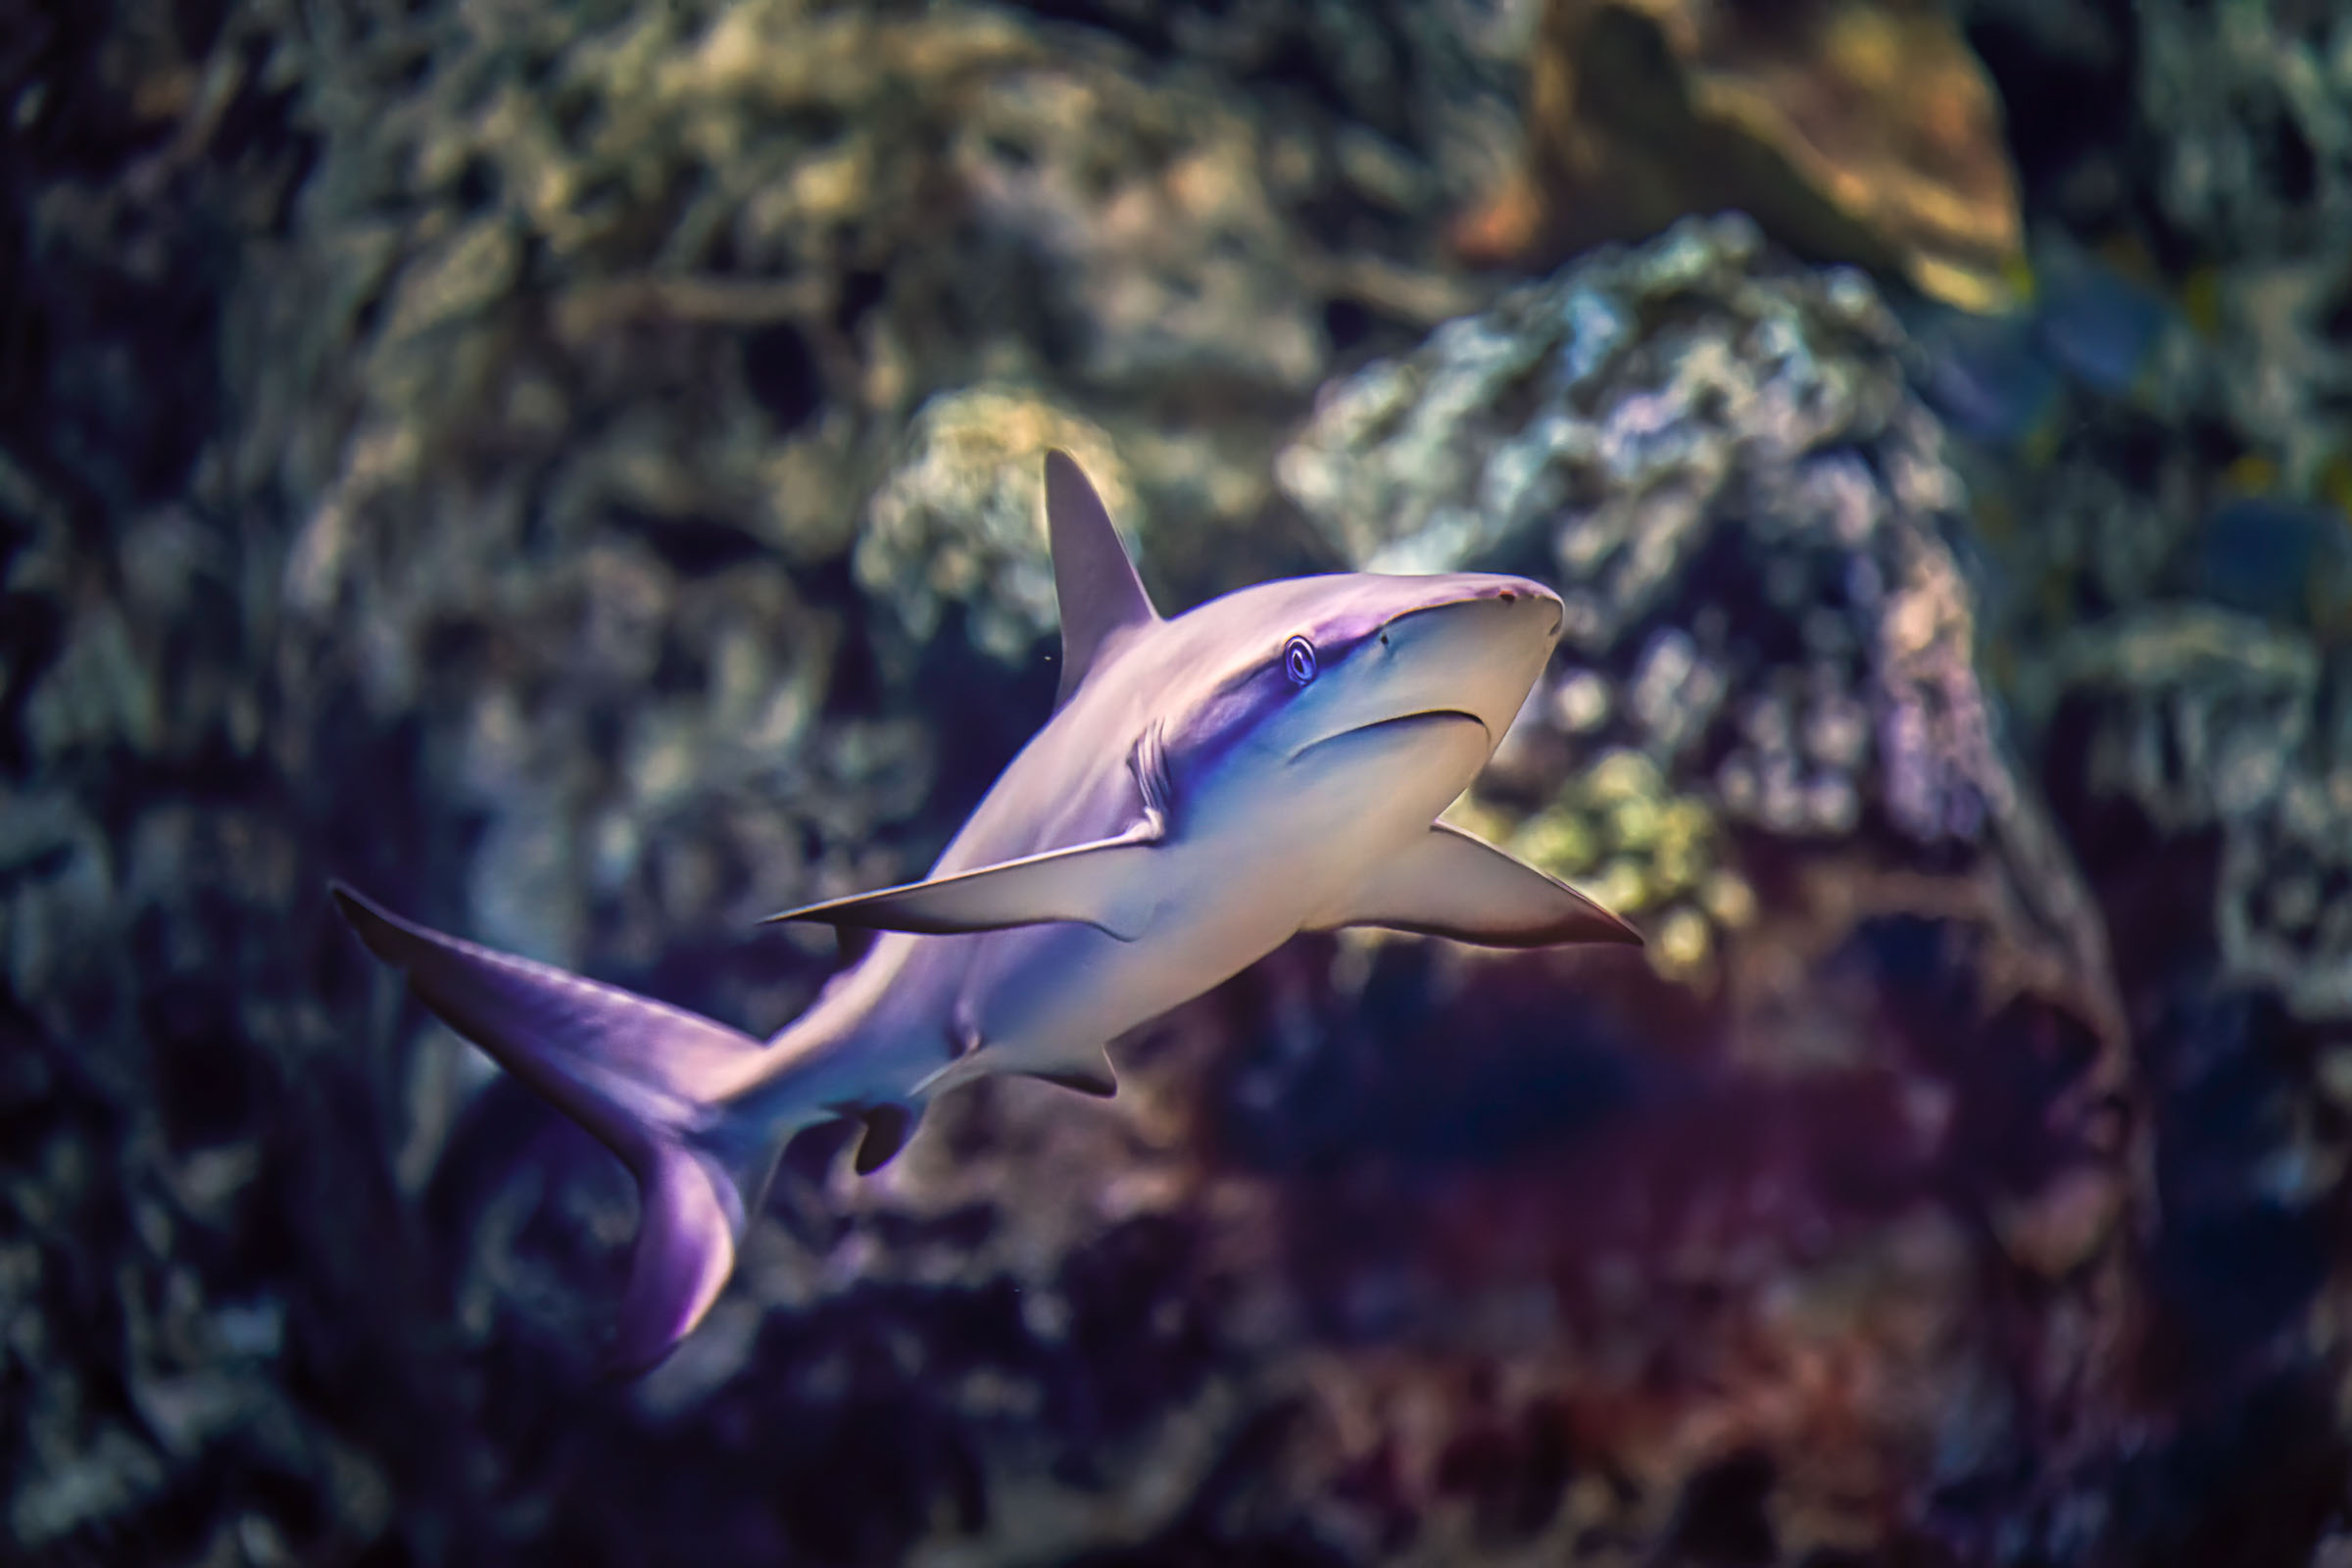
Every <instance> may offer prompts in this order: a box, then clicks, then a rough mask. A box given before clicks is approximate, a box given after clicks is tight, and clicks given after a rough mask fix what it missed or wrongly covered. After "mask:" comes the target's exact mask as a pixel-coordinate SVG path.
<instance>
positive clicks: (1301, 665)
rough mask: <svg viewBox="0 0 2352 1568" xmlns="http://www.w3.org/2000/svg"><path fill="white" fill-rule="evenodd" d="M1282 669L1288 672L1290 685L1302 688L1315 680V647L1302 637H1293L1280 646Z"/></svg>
mask: <svg viewBox="0 0 2352 1568" xmlns="http://www.w3.org/2000/svg"><path fill="white" fill-rule="evenodd" d="M1282 667H1283V668H1284V669H1285V670H1286V671H1288V672H1289V674H1290V677H1291V684H1292V685H1294V686H1303V685H1305V684H1306V683H1307V682H1308V681H1310V680H1313V679H1314V678H1315V645H1314V644H1313V643H1310V642H1308V641H1307V640H1306V639H1305V638H1303V637H1294V638H1292V639H1291V640H1290V641H1289V642H1287V643H1284V644H1283V645H1282Z"/></svg>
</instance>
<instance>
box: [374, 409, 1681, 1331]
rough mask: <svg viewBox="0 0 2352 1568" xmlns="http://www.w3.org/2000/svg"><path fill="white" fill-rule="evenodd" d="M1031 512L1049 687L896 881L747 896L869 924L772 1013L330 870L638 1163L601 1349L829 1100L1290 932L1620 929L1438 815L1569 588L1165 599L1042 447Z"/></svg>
mask: <svg viewBox="0 0 2352 1568" xmlns="http://www.w3.org/2000/svg"><path fill="white" fill-rule="evenodd" d="M1045 465H1046V514H1047V523H1048V531H1049V533H1050V535H1051V540H1052V550H1053V558H1054V591H1055V595H1056V597H1057V598H1058V600H1059V602H1060V607H1061V646H1062V667H1061V689H1060V693H1059V695H1058V697H1057V698H1056V699H1055V703H1054V713H1053V716H1052V718H1051V719H1050V720H1049V721H1048V722H1047V724H1046V726H1045V727H1044V728H1043V729H1042V730H1040V731H1039V732H1038V733H1037V735H1036V736H1035V737H1034V738H1032V739H1031V740H1030V742H1029V744H1028V745H1027V746H1026V747H1024V748H1023V749H1022V751H1021V753H1020V755H1018V756H1017V757H1015V758H1014V759H1013V760H1012V761H1011V763H1010V764H1009V765H1008V766H1006V768H1005V772H1004V774H1003V775H1002V776H1001V777H1000V778H998V780H997V781H996V783H995V785H993V786H992V787H991V788H990V790H989V792H988V795H987V796H986V798H985V799H983V800H982V801H981V803H980V805H979V807H978V809H975V810H974V811H973V812H972V815H971V818H970V820H968V821H967V822H965V823H964V825H963V827H962V829H961V831H959V832H958V833H957V834H956V837H955V839H954V840H953V841H952V842H951V843H950V844H949V845H948V847H947V849H946V851H945V852H944V853H943V854H942V855H941V856H940V858H939V863H938V864H936V865H934V866H933V867H932V868H931V873H930V875H929V876H927V877H925V878H924V879H923V880H922V881H920V882H910V883H907V884H906V885H904V886H901V887H891V888H884V889H882V890H881V891H879V892H875V893H864V894H859V895H858V896H857V897H855V898H844V899H835V900H832V901H830V902H828V903H824V904H815V905H810V906H809V907H806V908H800V909H793V910H789V911H787V912H785V913H783V914H778V915H774V916H771V918H772V919H775V920H820V921H829V922H831V923H832V924H833V925H835V926H836V927H859V928H865V929H869V930H874V931H878V932H880V933H882V934H881V935H879V936H877V937H876V938H875V939H874V940H873V943H872V945H871V947H869V948H868V949H867V951H866V953H865V954H864V956H862V957H861V958H859V959H858V961H857V962H856V963H854V964H852V965H851V966H849V967H847V968H845V969H843V970H842V971H841V972H840V973H838V974H836V975H835V976H834V977H833V978H832V979H831V980H830V981H829V982H828V983H827V984H826V986H825V988H824V990H823V992H822V993H821V994H820V995H819V996H818V998H817V1000H816V1001H815V1002H814V1003H812V1004H811V1005H809V1009H808V1011H807V1012H805V1013H804V1014H802V1016H801V1017H799V1018H798V1019H796V1020H794V1021H793V1022H792V1023H791V1024H789V1025H788V1026H786V1027H785V1028H784V1029H782V1030H781V1031H779V1032H778V1033H776V1034H775V1035H773V1036H771V1037H770V1038H768V1039H766V1040H759V1039H755V1038H754V1037H752V1036H750V1035H747V1034H743V1033H740V1032H738V1031H737V1030H734V1029H730V1028H728V1027H727V1026H726V1025H725V1024H722V1023H717V1022H714V1021H712V1020H711V1019H709V1018H705V1017H702V1016H700V1015H698V1014H696V1013H692V1012H688V1011H686V1010H684V1009H683V1008H679V1007H673V1006H670V1005H667V1004H664V1003H661V1002H657V1001H654V1000H653V999H651V998H649V997H642V996H638V995H636V994H635V993H633V992H629V991H624V990H621V989H619V988H618V987H615V986H610V985H604V984H600V983H599V982H597V981H594V980H589V979H585V978H583V977H581V976H579V975H575V974H570V973H567V972H565V971H564V970H562V969H558V968H554V967H551V966H550V965H547V964H544V963H538V962H534V961H532V960H530V959H527V958H521V957H516V956H512V955H509V954H504V953H495V952H492V951H490V950H489V949H487V948H482V947H477V946H476V945H474V944H472V943H470V942H465V941H461V940H460V939H458V938H456V937H452V936H445V935H443V934H442V933H440V932H438V931H430V930H426V929H425V928H424V927H422V926H417V925H413V924H411V923H410V922H408V921H406V920H403V919H401V918H399V917H398V916H396V915H393V914H391V913H389V912H387V911H386V910H384V909H382V908H379V907H377V906H375V905H374V904H372V903H370V902H368V900H367V899H365V898H363V897H362V896H361V895H360V894H358V893H356V892H354V891H352V890H351V889H350V888H348V887H345V886H343V885H341V884H339V883H338V884H337V885H336V886H335V888H334V897H335V901H336V904H337V905H338V906H339V907H340V908H341V910H342V913H343V917H344V918H345V919H346V920H348V921H349V922H350V923H351V926H352V928H353V929H354V930H355V931H357V932H358V933H359V935H360V938H361V940H363V941H364V942H366V943H367V945H368V948H369V949H370V950H372V951H373V952H374V954H375V956H377V957H379V958H381V959H382V960H383V961H384V962H386V963H389V964H393V965H395V966H397V967H399V968H401V969H404V970H406V971H407V973H408V982H409V987H410V989H411V990H412V991H413V992H414V993H415V994H416V995H417V998H418V1000H420V1001H421V1002H422V1003H423V1004H424V1005H425V1006H426V1007H428V1008H430V1009H431V1010H432V1011H433V1012H434V1013H436V1014H438V1015H439V1016H440V1017H441V1019H442V1020H443V1021H444V1022H446V1023H447V1024H448V1025H449V1026H450V1027H451V1028H452V1029H454V1030H456V1031H457V1032H458V1033H459V1034H461V1035H463V1036H464V1037H466V1039H467V1040H470V1041H472V1042H473V1043H474V1044H475V1045H477V1046H479V1047H480V1048H481V1049H482V1050H484V1051H486V1052H488V1053H489V1054H491V1055H492V1056H493V1057H495V1058H496V1059H497V1060H498V1062H499V1063H500V1064H501V1065H502V1066H504V1067H505V1068H506V1069H507V1070H508V1071H509V1072H511V1073H513V1074H515V1076H516V1077H517V1078H520V1079H521V1080H522V1081H523V1082H524V1083H525V1084H527V1085H529V1086H530V1087H531V1088H532V1089H533V1090H535V1091H536V1092H537V1093H539V1094H540V1095H542V1096H544V1097H545V1098H546V1099H547V1100H549V1101H551V1102H552V1103H555V1104H556V1105H557V1106H558V1107H559V1108H561V1109H562V1110H564V1112H565V1113H567V1114H568V1115H570V1116H572V1117H574V1118H576V1119H577V1120H578V1121H579V1122H580V1124H581V1125H582V1126H584V1127H586V1128H587V1129H588V1131H589V1132H591V1133H593V1134H594V1135H595V1136H596V1137H597V1138H598V1139H600V1140H601V1141H603V1142H604V1143H605V1144H606V1145H607V1146H608V1147H610V1148H611V1149H612V1150H613V1152H614V1153H616V1154H618V1155H619V1156H620V1158H621V1159H622V1161H623V1162H624V1163H625V1164H626V1165H627V1166H628V1168H629V1170H630V1172H631V1173H632V1174H633V1175H634V1176H635V1177H636V1180H637V1184H638V1189H639V1194H640V1199H641V1205H640V1207H641V1212H640V1216H639V1224H638V1235H637V1240H636V1244H635V1250H634V1252H633V1254H632V1257H631V1260H630V1272H629V1280H628V1284H627V1286H626V1288H625V1291H624V1293H623V1296H622V1300H621V1305H620V1315H619V1324H618V1329H617V1333H616V1335H615V1338H614V1342H613V1346H612V1348H611V1350H610V1357H609V1359H610V1363H611V1365H612V1366H613V1368H614V1369H615V1370H620V1371H634V1370H638V1369H643V1368H646V1367H649V1366H651V1365H652V1364H654V1363H655V1362H657V1361H659V1360H660V1359H661V1358H662V1356H663V1355H665V1354H666V1353H667V1352H668V1351H669V1349H670V1348H672V1347H673V1346H675V1345H676V1344H677V1342H678V1341H679V1340H680V1339H682V1338H683V1337H684V1336H685V1335H686V1334H687V1333H688V1332H689V1331H691V1330H692V1329H693V1328H694V1326H695V1324H696V1323H697V1322H699V1321H700V1320H701V1318H702V1316H703V1314H704V1313H705V1312H706V1311H708V1310H709V1309H710V1306H711V1301H712V1300H713V1299H715V1298H716V1297H717V1295H718V1293H719V1290H720V1288H721V1287H722V1286H723V1285H724V1284H725V1283H726V1280H727V1277H728V1275H729V1274H730V1273H731V1272H732V1270H733V1268H734V1265H735V1250H736V1245H737V1243H738V1242H739V1241H740V1239H741V1238H742V1236H743V1233H744V1231H745V1228H746V1227H747V1225H748V1224H749V1222H750V1219H751V1217H752V1216H753V1215H754V1214H755V1213H756V1212H757V1211H758V1209H759V1207H760V1203H761V1201H763V1198H764V1194H765V1191H766V1188H767V1184H768V1181H769V1180H770V1178H771V1177H772V1176H773V1174H774V1172H775V1169H776V1164H777V1161H778V1159H779V1157H780V1156H781V1155H782V1152H783V1150H784V1146H785V1144H786V1143H787V1142H789V1141H790V1140H791V1138H792V1137H793V1135H794V1134H796V1133H798V1132H799V1131H801V1130H802V1129H803V1128H807V1127H810V1126H814V1125H816V1124H818V1123H820V1122H825V1121H829V1120H832V1119H834V1118H837V1117H851V1118H855V1119H858V1120H859V1121H862V1122H863V1123H864V1133H863V1136H862V1138H861V1139H860V1141H859V1145H858V1156H857V1160H856V1164H857V1167H858V1170H859V1171H860V1172H865V1171H870V1170H872V1169H874V1168H875V1167H876V1166H878V1165H880V1164H881V1163H882V1161H884V1160H885V1159H888V1158H889V1157H890V1156H891V1155H892V1154H893V1153H895V1152H897V1150H898V1148H899V1147H900V1145H901V1144H903V1143H904V1142H905V1141H906V1139H907V1134H908V1133H909V1131H910V1130H911V1129H912V1128H913V1126H914V1124H915V1121H916V1118H917V1117H918V1116H919V1115H920V1114H921V1111H922V1107H923V1106H924V1105H925V1104H926V1103H928V1102H929V1101H931V1100H932V1099H933V1098H935V1097H936V1096H939V1095H941V1094H944V1093H946V1092H947V1091H949V1090H951V1089H954V1088H956V1086H957V1085H959V1084H967V1083H970V1082H972V1081H973V1080H975V1079H978V1078H981V1077H985V1076H987V1075H988V1074H990V1073H1021V1074H1027V1075H1029V1076H1032V1077H1037V1078H1044V1079H1049V1080H1051V1081H1053V1082H1054V1083H1057V1084H1062V1085H1066V1086H1068V1087H1071V1088H1075V1089H1079V1090H1083V1091H1085V1092H1087V1093H1089V1094H1095V1095H1108V1094H1110V1093H1112V1092H1113V1088H1114V1084H1113V1080H1112V1076H1111V1070H1110V1063H1109V1060H1108V1058H1107V1057H1106V1055H1105V1054H1104V1052H1103V1046H1104V1044H1105V1042H1107V1041H1109V1040H1111V1039H1113V1038H1115V1037H1116V1036H1118V1035H1120V1034H1123V1033H1125V1032H1126V1031H1127V1030H1129V1029H1132V1028H1134V1027H1135V1026H1137V1025H1138V1024H1141V1023H1143V1022H1145V1021H1146V1020H1148V1019H1151V1018H1152V1017H1155V1016H1156V1015H1158V1014H1159V1013H1162V1012H1165V1011H1166V1010H1168V1009H1169V1008H1171V1007H1174V1006H1176V1005H1179V1004H1181V1003H1183V1002H1185V1001H1187V1000H1189V999H1191V998H1193V997H1196V996H1199V995H1200V994H1201V993H1202V992H1204V991H1206V990H1208V989H1209V988H1211V987H1212V986H1215V985H1218V984H1219V983H1221V982H1223V981H1224V980H1226V979H1228V978H1230V977H1231V976H1233V975H1235V974H1237V973H1239V972H1240V971H1241V970H1243V969H1244V968H1247V967H1248V966H1249V965H1250V964H1251V963H1253V962H1255V961H1256V960H1257V959H1259V958H1261V957H1263V956H1265V955H1267V954H1269V953H1271V952H1273V951H1274V949H1276V948H1277V947H1280V946H1281V945H1282V944H1283V943H1285V942H1287V941H1289V940H1290V939H1291V938H1292V937H1293V936H1295V935H1297V934H1298V933H1299V932H1301V931H1324V930H1331V929H1333V928H1336V927H1340V926H1383V927H1387V928H1390V929H1392V930H1398V931H1410V932H1419V933H1423V934H1426V935H1432V936H1439V937H1448V938H1451V939H1453V940H1455V941H1458V942H1467V943H1476V944H1480V945H1482V946H1487V947H1501V948H1533V947H1543V946H1548V945H1550V944H1554V943H1565V942H1620V943H1636V944H1638V943H1639V942H1640V941H1641V940H1642V939H1641V937H1640V936H1639V935H1638V934H1636V933H1635V931H1634V930H1633V928H1632V927H1630V926H1628V925H1627V924H1625V922H1623V921H1622V920H1619V919H1618V918H1617V917H1616V916H1615V915H1613V914H1610V913H1609V912H1608V911H1606V910H1605V909H1602V908H1601V907H1598V906H1597V905H1595V904H1593V902H1592V901H1590V900H1588V899H1587V898H1585V897H1584V896H1583V895H1582V894H1580V893H1577V892H1576V891H1575V890H1574V889H1572V888H1570V887H1568V886H1567V885H1565V884H1564V883H1561V882H1559V881H1556V880H1554V879H1553V878H1551V877H1549V876H1546V875H1544V873H1543V872H1541V871H1538V870H1536V869H1534V868H1533V867H1531V866H1527V865H1524V864H1522V863H1520V862H1519V861H1517V860H1515V859H1512V858H1510V857H1509V856H1507V855H1505V854H1503V853H1502V852H1501V851H1499V850H1497V849H1495V848H1493V847H1492V846H1490V845H1487V844H1485V843H1482V842H1480V841H1479V840H1478V839H1476V838H1473V837H1471V836H1470V835H1468V834H1466V833H1462V832H1460V831H1457V830H1456V829H1454V828H1453V827H1451V826H1448V825H1447V824H1446V823H1442V822H1439V821H1438V820H1437V816H1438V813H1439V812H1440V811H1442V810H1444V809H1446V806H1447V805H1448V804H1449V803H1450V802H1452V801H1453V799H1454V798H1455V797H1456V796H1457V795H1459V794H1460V793H1461V792H1462V791H1463V790H1464V789H1466V788H1467V787H1468V786H1469V784H1470V782H1471V780H1472V779H1473V778H1474V777H1476V775H1477V774H1478V771H1479V769H1480V768H1482V767H1483V766H1485V765H1486V762H1487V760H1488V759H1489V758H1490V757H1492V756H1493V755H1494V752H1495V746H1496V744H1497V743H1498V742H1499V741H1500V739H1501V737H1502V734H1503V732H1504V730H1505V729H1506V728H1507V727H1508V726H1509V725H1510V723H1511V721H1512V719H1513V718H1514V717H1516V716H1517V714H1518V712H1519V709H1520V706H1521V704H1522V703H1524V702H1525V701H1526V699H1527V695H1528V692H1529V690H1530V689H1531V688H1532V687H1533V685H1534V684H1535V681H1536V678H1537V676H1538V675H1540V674H1541V673H1542V672H1543V669H1544V663H1545V662H1546V661H1547V660H1548V659H1549V658H1550V656H1551V651H1552V647H1553V644H1554V643H1555V642H1556V641H1557V640H1558V637H1559V630H1560V619H1561V614H1562V611H1561V607H1560V601H1559V599H1558V598H1557V596H1555V595H1554V594H1553V593H1552V592H1551V591H1550V590H1549V589H1547V588H1544V587H1543V586H1542V585H1540V584H1538V583H1534V582H1530V581H1527V580H1526V579H1524V578H1520V577H1505V576H1493V575H1486V574H1477V573H1454V574H1448V575H1443V576H1420V577H1399V576H1377V575H1371V574H1364V573H1352V574H1339V575H1330V576H1315V577H1297V578H1288V579H1284V580H1280V581H1275V582H1266V583H1259V584H1257V585H1255V586H1253V587H1249V588H1243V589H1240V590H1238V591H1236V592H1234V593H1230V594H1227V595H1225V596H1224V597H1222V598H1220V599H1215V600H1212V601H1210V602H1208V603H1207V604H1203V605H1201V606H1200V607H1198V608H1197V609H1194V610H1191V611H1188V612H1187V613H1184V614H1181V615H1177V616H1175V617H1174V618H1172V619H1162V618H1161V616H1160V615H1159V613H1157V612H1156V611H1154V610H1153V609H1152V601H1151V599H1150V598H1149V597H1148V596H1147V595H1146V594H1145V592H1144V587H1143V583H1142V581H1141V580H1140V579H1139V578H1138V577H1137V575H1136V572H1135V567H1134V565H1133V564H1131V563H1130V562H1129V561H1128V559H1127V554H1126V550H1125V548H1124V547H1123V546H1122V544H1121V543H1120V541H1119V537H1118V534H1117V533H1116V532H1115V531H1114V530H1113V528H1112V526H1111V522H1110V518H1109V516H1108V515H1106V514H1105V512H1104V511H1103V503H1102V501H1101V499H1100V498H1098V497H1097V495H1096V494H1095V490H1094V487H1093V486H1092V485H1091V484H1089V483H1088V481H1087V479H1086V477H1085V475H1084V474H1083V473H1081V472H1080V471H1079V468H1078V466H1077V465H1076V464H1075V463H1074V462H1072V461H1071V460H1070V459H1069V458H1068V457H1067V456H1066V455H1064V454H1061V453H1058V452H1056V453H1052V454H1049V455H1048V456H1047V458H1046V460H1045Z"/></svg>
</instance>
